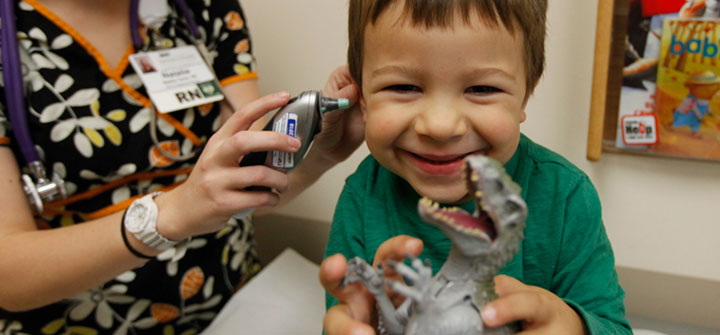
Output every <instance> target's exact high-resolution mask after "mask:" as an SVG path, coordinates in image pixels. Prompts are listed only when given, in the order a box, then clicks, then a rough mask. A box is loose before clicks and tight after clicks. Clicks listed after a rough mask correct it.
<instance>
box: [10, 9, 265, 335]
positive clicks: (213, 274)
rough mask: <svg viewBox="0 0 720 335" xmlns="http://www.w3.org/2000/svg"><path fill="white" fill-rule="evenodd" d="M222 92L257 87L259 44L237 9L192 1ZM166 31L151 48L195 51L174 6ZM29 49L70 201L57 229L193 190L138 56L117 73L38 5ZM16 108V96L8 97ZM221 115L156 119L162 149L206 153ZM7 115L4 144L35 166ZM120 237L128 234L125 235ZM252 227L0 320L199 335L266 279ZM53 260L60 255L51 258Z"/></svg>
mask: <svg viewBox="0 0 720 335" xmlns="http://www.w3.org/2000/svg"><path fill="white" fill-rule="evenodd" d="M187 2H188V5H189V7H190V8H191V10H192V12H193V13H194V18H195V21H196V22H197V24H198V26H199V28H200V31H201V34H202V39H203V40H204V42H205V45H206V46H207V48H208V49H209V51H210V53H211V56H212V58H213V68H214V70H215V72H216V74H217V77H218V79H220V83H221V85H228V84H231V83H234V82H238V81H241V80H246V79H254V78H256V74H255V73H254V72H252V70H251V65H252V63H253V57H252V55H251V53H250V40H249V35H248V31H247V28H246V27H245V19H244V14H243V12H242V10H241V8H240V5H239V3H238V2H237V1H232V0H188V1H187ZM168 3H169V6H170V15H169V16H168V17H167V20H166V21H165V23H163V24H162V25H161V26H160V27H158V28H157V29H145V28H141V36H142V37H143V40H144V43H145V46H144V47H148V46H150V45H152V46H153V47H152V48H150V49H152V50H155V49H158V47H161V48H165V47H173V46H181V45H188V44H192V42H191V39H190V38H189V36H190V33H189V29H188V25H187V24H186V20H185V19H184V17H183V16H182V15H181V14H179V13H181V12H180V11H179V10H178V9H177V8H176V7H175V2H174V1H168ZM16 15H17V28H18V36H19V39H20V45H21V47H23V48H25V49H26V50H29V52H30V54H31V57H32V60H33V61H34V63H35V66H36V69H37V70H36V71H30V75H29V78H31V85H30V86H31V89H30V90H31V93H29V95H30V97H29V103H28V104H29V106H28V112H27V119H28V123H29V127H30V131H31V133H32V138H33V141H34V143H35V145H36V146H37V147H39V150H40V155H41V157H42V158H43V161H44V163H45V167H46V169H48V174H52V173H57V174H58V175H60V176H61V177H63V178H64V180H65V183H66V188H67V190H68V192H69V198H68V199H66V200H65V201H58V202H55V203H51V204H46V210H45V212H44V213H43V215H42V216H43V218H44V219H45V222H47V224H48V225H49V226H48V227H42V228H45V229H48V228H49V229H52V228H57V227H62V226H67V225H72V224H81V223H82V222H83V221H85V220H88V219H92V218H97V217H101V216H103V215H107V214H109V213H113V212H116V211H120V210H124V209H125V208H126V207H127V206H128V205H129V203H130V202H132V200H134V199H136V198H137V197H139V196H141V195H143V194H146V193H148V192H152V191H156V190H161V189H166V188H168V187H171V186H172V185H175V184H177V183H178V182H181V181H182V180H184V179H185V178H186V177H187V175H188V173H189V171H190V168H191V167H192V165H193V163H194V161H195V159H191V160H189V161H184V162H174V161H172V160H170V159H167V158H166V157H165V156H163V155H162V154H161V153H160V152H159V151H158V150H157V149H156V148H155V147H154V146H153V142H152V140H151V137H150V132H149V129H150V127H151V114H150V113H151V110H150V108H149V107H150V101H149V99H148V98H147V93H146V91H145V89H144V87H143V85H142V83H141V81H140V79H139V77H138V76H137V75H136V74H135V72H134V71H133V69H132V67H131V66H128V59H127V56H128V55H130V54H132V53H133V52H134V50H133V47H132V46H129V47H128V50H127V52H126V55H125V57H124V58H123V60H122V61H121V62H120V64H119V65H118V66H117V67H116V68H113V67H112V66H114V64H107V63H106V62H105V60H104V59H103V58H102V56H101V55H99V54H98V53H97V52H96V50H95V49H94V48H93V47H92V45H90V44H89V42H88V41H87V40H85V39H84V38H83V37H82V36H81V35H79V34H78V33H77V32H76V31H75V30H74V29H73V28H72V27H71V26H69V25H68V24H66V23H64V22H63V21H62V20H61V19H60V18H58V17H57V16H55V15H54V14H53V13H52V12H50V11H49V10H48V9H47V8H45V7H43V6H42V5H41V4H40V3H38V2H37V0H24V1H22V2H20V3H19V5H18V6H17V7H16ZM0 95H1V97H0V102H2V106H5V96H4V95H2V94H0ZM219 111H220V107H219V104H210V105H205V106H201V107H199V108H193V109H188V110H184V111H177V112H173V113H170V114H166V115H159V116H158V118H157V137H158V141H159V143H160V146H161V147H162V148H163V149H164V150H165V151H166V152H168V153H170V154H173V155H179V154H188V153H190V152H192V151H194V150H198V149H201V148H202V146H203V144H204V142H205V141H206V140H207V139H208V138H209V137H210V135H211V134H212V133H213V132H214V131H215V130H217V129H218V128H219V126H220V117H219ZM6 116H7V113H6V110H5V108H2V109H0V143H1V144H3V145H8V146H10V147H11V148H12V149H13V151H14V152H15V157H16V159H17V161H18V163H19V164H20V165H22V166H24V165H25V163H24V159H23V158H22V156H21V155H20V153H19V149H18V147H17V143H15V140H14V138H13V137H12V128H11V126H10V123H9V122H8V119H7V118H6ZM118 234H120V227H118ZM254 249H255V248H254V243H253V232H252V227H251V225H250V223H249V222H246V221H244V220H243V221H236V220H234V219H233V220H231V221H230V222H228V225H227V226H226V227H225V228H224V229H222V230H220V231H219V232H217V233H215V234H208V235H203V236H196V237H194V238H193V239H192V240H191V241H190V242H189V243H185V244H180V245H177V246H175V247H174V248H171V249H169V250H166V251H165V252H164V253H162V254H160V255H159V256H157V257H156V258H155V259H152V260H150V261H149V262H147V263H145V264H143V265H142V266H139V267H138V268H135V269H133V270H131V271H128V272H126V273H124V274H122V275H120V276H118V277H117V278H115V279H114V280H112V281H110V282H107V283H105V284H103V285H101V286H99V287H96V288H93V289H91V290H89V291H87V292H84V293H81V294H78V295H77V296H74V297H71V298H68V299H65V300H63V301H60V302H57V303H54V304H52V305H49V306H45V307H42V308H39V309H36V310H32V311H29V312H23V313H11V312H7V311H4V310H2V309H0V334H33V335H34V334H116V335H124V334H197V333H199V332H200V331H201V330H202V329H204V328H205V327H206V326H207V325H208V324H209V323H210V321H211V320H212V319H213V317H214V316H215V315H217V313H218V311H219V310H220V309H221V308H222V306H223V305H224V304H225V303H226V302H227V300H228V299H229V298H230V296H231V295H232V293H233V292H234V291H235V290H236V288H237V287H238V286H239V285H241V284H242V283H243V282H245V281H246V280H247V279H248V278H249V277H250V276H252V274H254V273H256V272H257V271H258V269H259V265H258V261H257V257H256V255H255V250H254ZM48 252H49V253H51V252H52V250H48Z"/></svg>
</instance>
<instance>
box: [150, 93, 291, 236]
mask: <svg viewBox="0 0 720 335" xmlns="http://www.w3.org/2000/svg"><path fill="white" fill-rule="evenodd" d="M289 100H290V94H289V93H287V92H280V93H275V94H270V95H267V96H265V97H262V98H260V99H258V100H255V101H253V102H251V103H249V104H247V105H246V106H244V107H243V108H241V109H240V110H238V111H237V112H235V113H233V114H232V116H231V117H230V118H229V119H228V120H227V122H225V123H224V124H223V126H222V127H221V128H220V129H219V130H218V131H217V132H216V133H215V134H214V135H213V136H212V137H211V138H210V139H209V140H208V142H207V145H206V146H205V148H204V150H203V151H202V154H201V155H200V157H199V158H198V161H197V163H196V164H195V167H194V168H193V171H192V173H190V176H189V177H188V179H187V180H186V181H185V182H184V183H182V184H181V185H180V186H178V187H177V188H175V189H174V190H172V191H170V192H167V193H165V194H163V195H160V196H158V197H157V198H156V202H157V204H158V208H159V211H160V214H159V217H158V231H159V232H160V233H161V234H162V235H164V236H166V237H167V238H169V239H171V240H176V241H180V240H183V239H185V238H187V237H189V236H194V235H199V234H204V233H210V232H214V231H217V230H219V229H221V228H222V227H223V226H225V224H226V223H227V221H228V220H229V219H230V217H231V216H232V215H233V214H235V213H237V212H239V211H242V210H245V209H248V208H256V207H261V206H273V205H275V204H276V203H277V202H278V198H279V196H278V194H276V193H274V192H266V191H248V190H246V188H247V187H248V186H267V187H270V188H272V189H274V190H275V191H277V192H279V193H282V192H284V191H285V190H286V189H287V187H288V176H287V175H286V174H285V173H283V172H280V171H277V170H274V169H271V168H269V167H266V166H247V167H240V166H238V163H239V162H240V160H241V159H242V157H243V156H244V155H246V154H248V153H250V152H255V151H272V150H275V151H284V152H296V151H297V150H298V148H299V147H300V141H299V140H297V139H295V138H293V137H290V136H287V135H284V134H281V133H277V132H273V131H251V130H249V129H250V125H252V124H253V122H254V121H255V120H257V119H259V118H261V117H262V116H263V115H265V114H266V113H268V112H270V111H272V110H275V109H277V108H279V107H281V106H283V105H285V104H287V102H288V101H289Z"/></svg>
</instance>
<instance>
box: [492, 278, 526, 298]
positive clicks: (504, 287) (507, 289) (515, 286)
mask: <svg viewBox="0 0 720 335" xmlns="http://www.w3.org/2000/svg"><path fill="white" fill-rule="evenodd" d="M494 279H495V292H497V294H498V295H499V296H501V297H502V296H504V295H506V294H510V293H512V292H516V291H519V290H523V289H527V288H528V286H527V285H525V284H523V283H522V282H521V281H519V280H517V279H515V278H513V277H510V276H506V275H497V276H495V278H494Z"/></svg>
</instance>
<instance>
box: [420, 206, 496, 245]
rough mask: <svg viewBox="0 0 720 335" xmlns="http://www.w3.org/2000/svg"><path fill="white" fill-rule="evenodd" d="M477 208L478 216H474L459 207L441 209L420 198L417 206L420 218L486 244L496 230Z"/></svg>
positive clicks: (480, 209) (487, 216) (491, 239)
mask: <svg viewBox="0 0 720 335" xmlns="http://www.w3.org/2000/svg"><path fill="white" fill-rule="evenodd" d="M478 208H479V211H478V213H479V215H478V216H474V215H471V214H469V213H468V212H466V211H465V210H463V209H462V208H459V207H449V208H441V207H440V205H439V204H438V203H437V202H434V201H432V200H430V199H428V198H422V199H421V200H420V202H419V204H418V209H419V212H420V216H423V217H425V219H426V220H428V219H431V220H432V221H434V222H437V223H444V224H445V225H446V226H448V227H451V228H453V229H455V230H457V231H461V232H464V233H467V234H472V235H475V236H478V237H480V238H482V239H484V240H486V241H488V242H491V241H494V240H495V238H496V237H497V230H496V229H495V224H494V223H493V221H492V219H491V218H490V216H489V215H488V214H487V213H486V212H485V211H483V210H482V208H481V207H478Z"/></svg>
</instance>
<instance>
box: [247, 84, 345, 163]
mask: <svg viewBox="0 0 720 335" xmlns="http://www.w3.org/2000/svg"><path fill="white" fill-rule="evenodd" d="M348 107H350V102H349V101H348V100H347V99H333V98H327V97H323V96H321V95H320V92H317V91H305V92H302V93H300V95H299V96H297V97H295V98H292V99H290V102H288V103H287V105H285V106H283V107H282V108H281V109H280V110H278V111H277V113H275V115H274V116H273V118H272V120H270V122H268V123H267V124H266V125H265V128H264V129H263V130H272V131H275V132H278V133H282V134H285V135H288V136H292V137H295V138H297V139H299V140H300V143H301V145H300V148H299V149H298V151H297V152H294V153H290V152H282V151H259V152H252V153H249V154H247V155H245V157H243V159H242V161H240V166H250V165H266V166H269V167H271V168H273V169H276V170H280V171H284V172H290V171H292V170H293V169H295V168H296V167H297V166H298V165H299V164H300V162H301V161H302V160H303V158H304V157H305V154H306V153H307V151H308V149H309V148H310V144H311V142H312V140H313V137H315V134H317V133H319V132H320V131H321V130H322V129H321V124H322V118H323V115H324V114H325V113H327V112H330V111H334V110H338V109H344V108H348Z"/></svg>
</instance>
